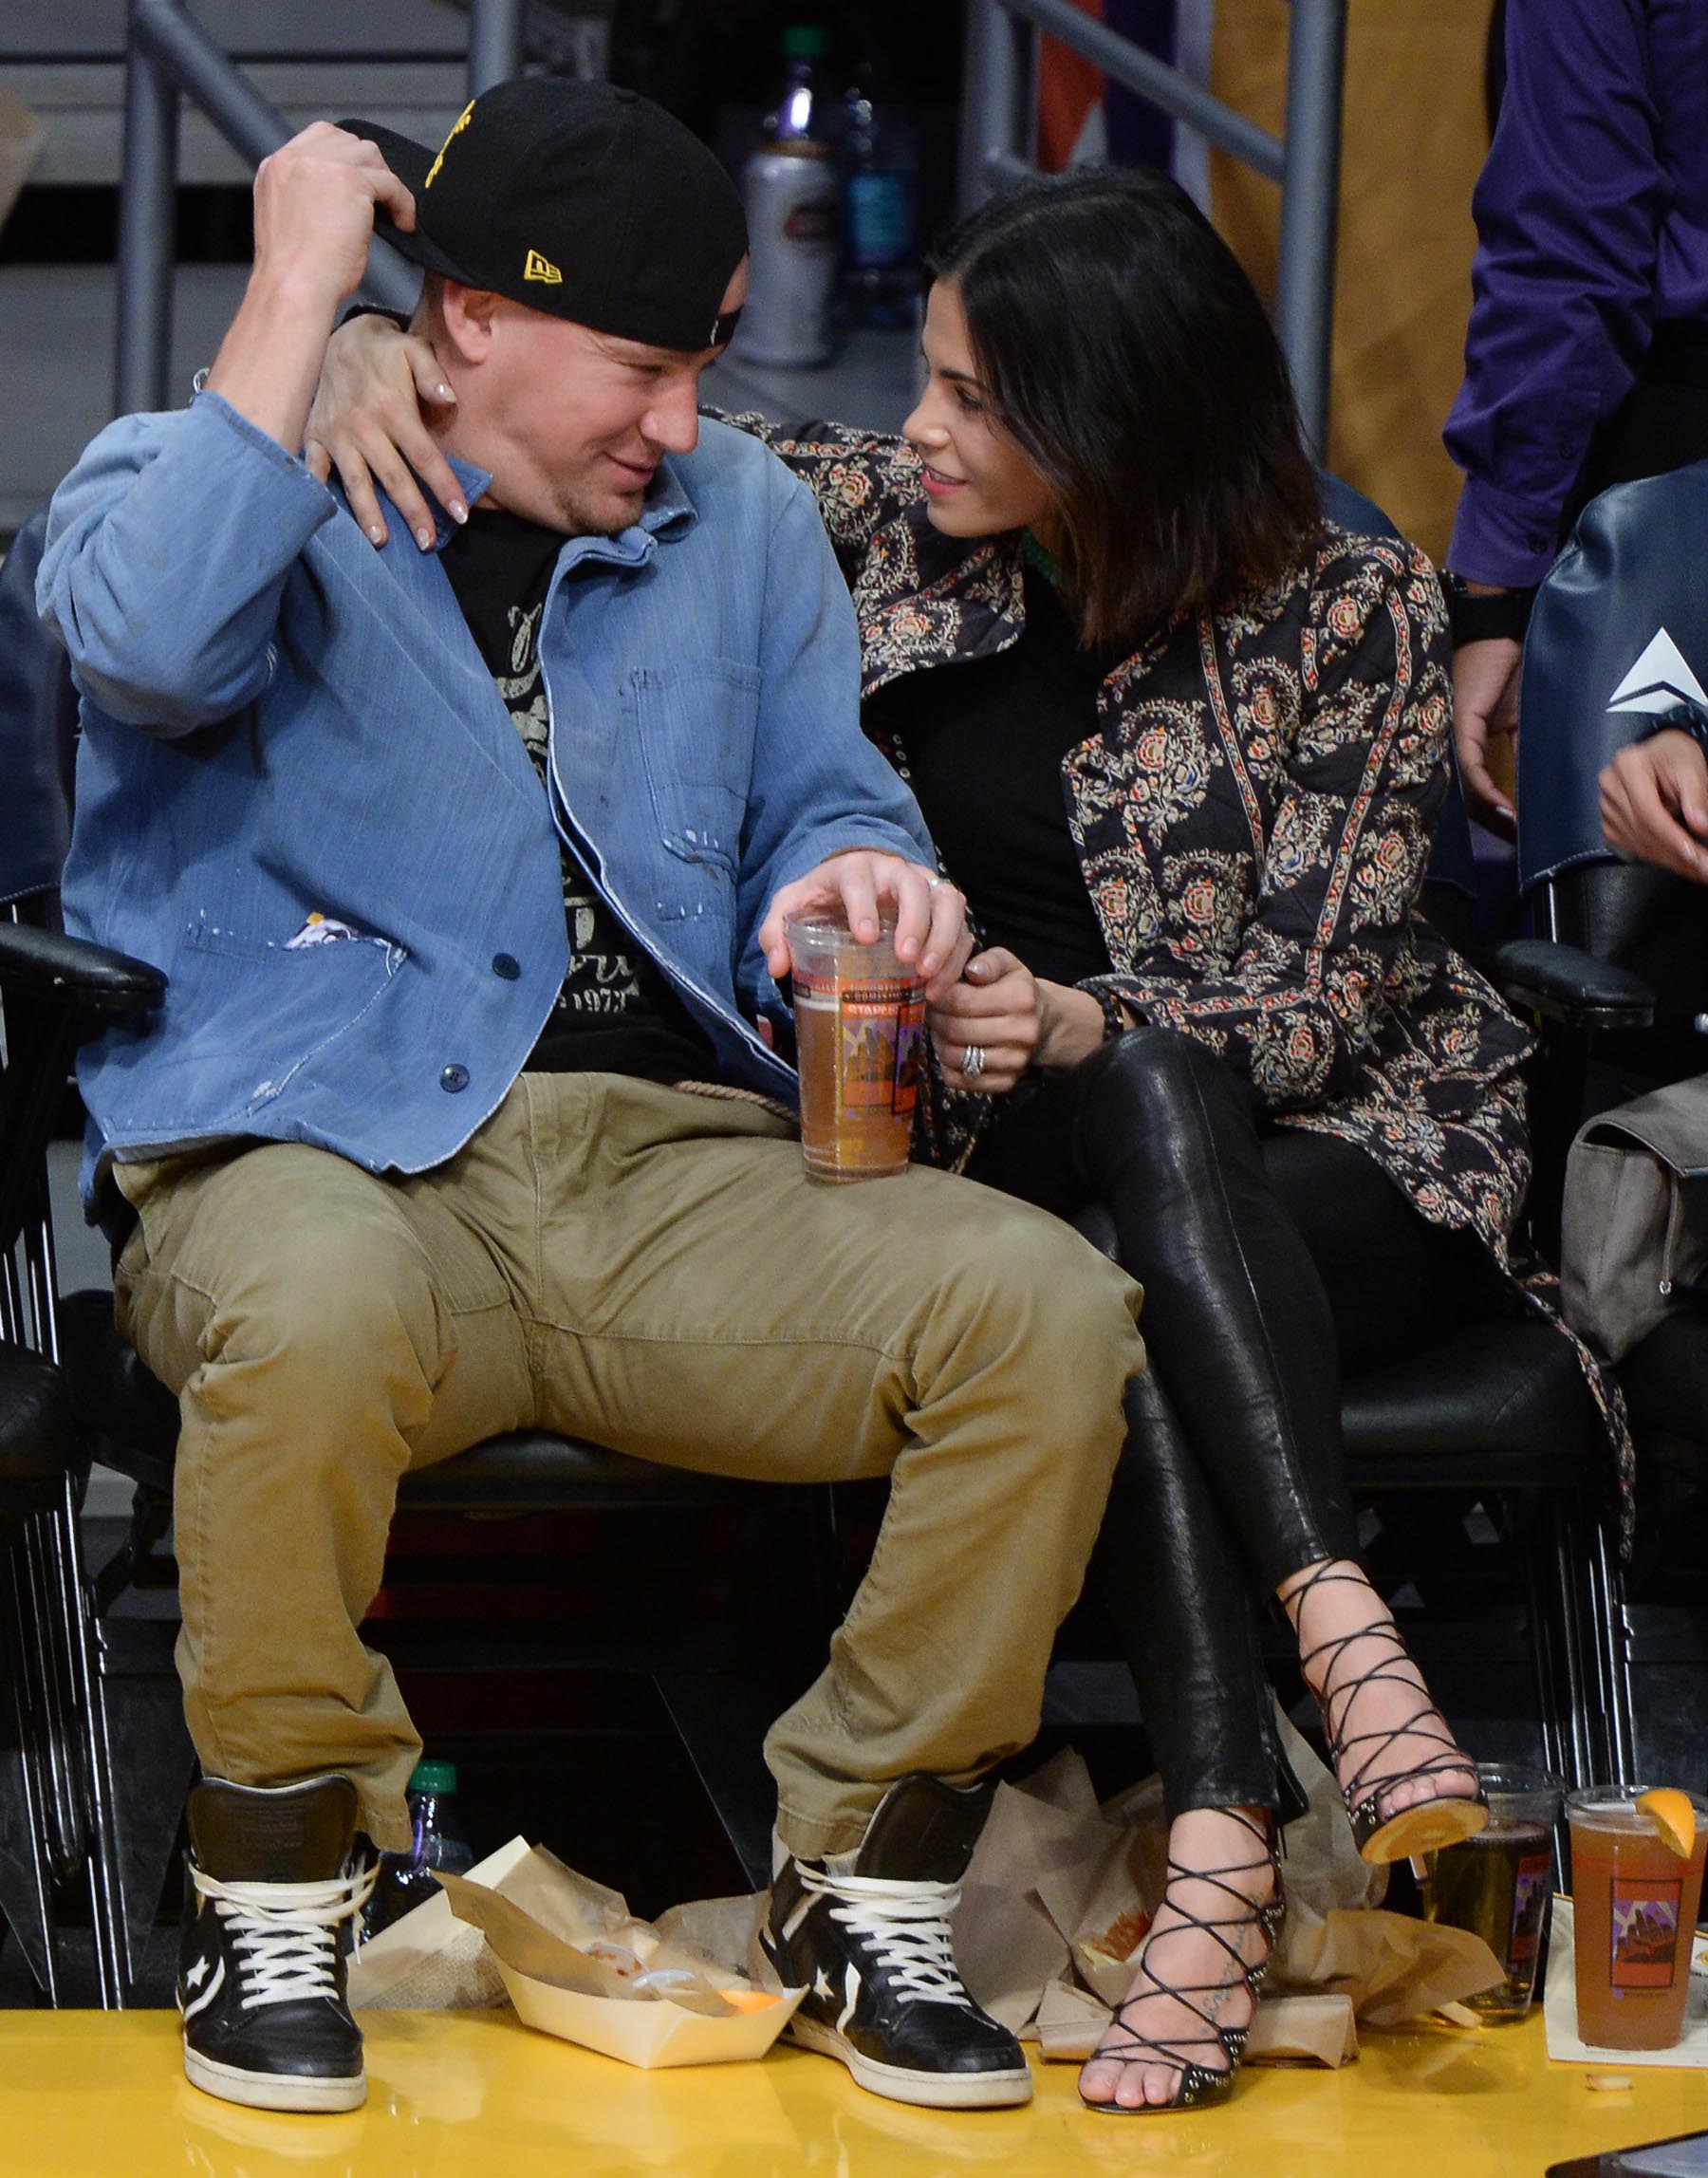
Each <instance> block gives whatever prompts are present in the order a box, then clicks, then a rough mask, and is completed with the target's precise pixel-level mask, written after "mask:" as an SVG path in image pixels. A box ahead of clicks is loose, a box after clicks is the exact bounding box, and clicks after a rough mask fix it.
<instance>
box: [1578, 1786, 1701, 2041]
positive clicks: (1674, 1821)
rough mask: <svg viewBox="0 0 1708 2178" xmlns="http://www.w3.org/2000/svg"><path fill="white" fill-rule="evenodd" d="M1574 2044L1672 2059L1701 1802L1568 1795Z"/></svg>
mask: <svg viewBox="0 0 1708 2178" xmlns="http://www.w3.org/2000/svg"><path fill="white" fill-rule="evenodd" d="M1566 1813H1567V1816H1568V1819H1569V1822H1570V1825H1571V1897H1572V1908H1573V1922H1574V1936H1575V1945H1576V1959H1575V1962H1574V1963H1575V1965H1576V1971H1577V2002H1578V2038H1579V2039H1580V2040H1581V2041H1584V2042H1587V2043H1589V2044H1590V2045H1591V2047H1593V2048H1596V2049H1609V2050H1664V2049H1671V2048H1672V2047H1673V2046H1674V2045H1675V2043H1677V2041H1678V2040H1679V2038H1680V2035H1681V2034H1682V2032H1683V2028H1684V2000H1685V1997H1686V1995H1687V1993H1688V1990H1689V1986H1690V1949H1691V1939H1692V1938H1693V1936H1694V1935H1695V1933H1696V1924H1697V1913H1698V1911H1699V1908H1700V1905H1701V1897H1702V1862H1703V1853H1704V1848H1708V1800H1704V1799H1700V1798H1699V1797H1698V1796H1696V1795H1695V1794H1694V1793H1686V1792H1680V1791H1679V1790H1677V1789H1676V1788H1675V1787H1673V1786H1670V1785H1667V1786H1635V1785H1631V1786H1627V1785H1614V1786H1608V1787H1605V1788H1599V1787H1598V1788H1596V1789H1593V1790H1591V1791H1588V1792H1581V1793H1572V1794H1569V1796H1568V1797H1567V1801H1566Z"/></svg>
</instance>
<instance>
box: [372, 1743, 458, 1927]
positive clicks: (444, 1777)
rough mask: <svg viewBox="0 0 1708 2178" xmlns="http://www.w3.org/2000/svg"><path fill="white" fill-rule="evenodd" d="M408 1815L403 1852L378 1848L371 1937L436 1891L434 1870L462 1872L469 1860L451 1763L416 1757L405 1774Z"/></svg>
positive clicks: (448, 1872) (451, 1873)
mask: <svg viewBox="0 0 1708 2178" xmlns="http://www.w3.org/2000/svg"><path fill="white" fill-rule="evenodd" d="M408 1796H409V1815H410V1820H411V1822H412V1823H413V1824H414V1825H415V1840H414V1843H413V1844H412V1845H411V1846H410V1849H409V1851H408V1852H382V1853H381V1855H380V1875H379V1879H378V1881H377V1882H376V1883H375V1885H374V1895H373V1897H372V1898H371V1899H370V1900H369V1901H368V1910H367V1933H368V1934H369V1935H370V1936H377V1935H378V1934H379V1933H380V1931H381V1928H389V1927H391V1925H392V1923H393V1922H394V1921H400V1920H401V1919H402V1918H403V1916H404V1914H406V1913H408V1912H410V1911H411V1910H412V1909H413V1908H416V1907H418V1906H420V1905H423V1904H425V1902H426V1901H427V1900H428V1899H429V1898H432V1897H435V1896H436V1894H437V1891H438V1885H437V1884H436V1882H435V1881H434V1878H433V1871H435V1869H443V1871H445V1873H446V1874H447V1875H463V1874H466V1873H467V1872H468V1871H469V1870H470V1869H471V1868H473V1865H474V1853H473V1848H472V1847H471V1846H470V1844H469V1841H468V1838H467V1837H466V1836H465V1835H464V1834H463V1827H462V1822H461V1819H460V1817H459V1816H458V1815H457V1812H456V1764H455V1762H418V1763H417V1764H416V1766H415V1769H414V1771H413V1772H412V1773H411V1775H410V1779H409V1788H408Z"/></svg>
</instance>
